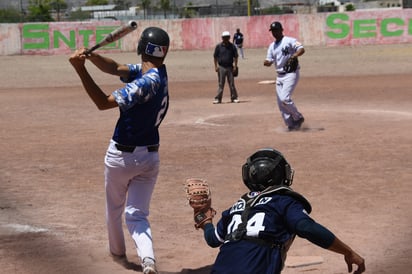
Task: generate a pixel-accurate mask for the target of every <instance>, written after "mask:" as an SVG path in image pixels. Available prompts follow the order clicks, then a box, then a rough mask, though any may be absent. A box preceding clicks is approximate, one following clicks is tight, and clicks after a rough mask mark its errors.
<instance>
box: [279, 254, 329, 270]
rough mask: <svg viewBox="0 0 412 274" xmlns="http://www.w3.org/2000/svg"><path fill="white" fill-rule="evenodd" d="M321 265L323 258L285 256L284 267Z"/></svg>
mask: <svg viewBox="0 0 412 274" xmlns="http://www.w3.org/2000/svg"><path fill="white" fill-rule="evenodd" d="M321 263H323V258H322V257H320V256H287V258H286V262H285V265H286V267H291V268H294V267H304V266H309V265H315V264H321Z"/></svg>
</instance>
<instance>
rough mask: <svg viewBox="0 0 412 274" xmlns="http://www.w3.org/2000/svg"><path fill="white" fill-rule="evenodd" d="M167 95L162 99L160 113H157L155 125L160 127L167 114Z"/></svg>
mask: <svg viewBox="0 0 412 274" xmlns="http://www.w3.org/2000/svg"><path fill="white" fill-rule="evenodd" d="M167 99H168V98H167V96H165V97H164V98H163V100H162V104H161V109H160V110H159V113H157V118H156V124H155V126H156V127H158V126H159V125H160V123H161V122H162V120H163V118H164V116H165V112H166V110H167V102H168V101H167Z"/></svg>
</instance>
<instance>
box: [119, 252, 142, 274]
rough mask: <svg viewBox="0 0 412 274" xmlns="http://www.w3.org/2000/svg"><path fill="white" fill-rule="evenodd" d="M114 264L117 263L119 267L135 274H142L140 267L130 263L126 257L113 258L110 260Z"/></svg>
mask: <svg viewBox="0 0 412 274" xmlns="http://www.w3.org/2000/svg"><path fill="white" fill-rule="evenodd" d="M112 259H113V261H114V262H116V263H118V264H119V265H121V266H123V267H124V268H125V269H128V270H134V271H137V272H142V271H143V269H142V266H141V265H140V264H136V263H134V262H131V261H129V260H128V259H127V257H126V256H122V257H113V258H112Z"/></svg>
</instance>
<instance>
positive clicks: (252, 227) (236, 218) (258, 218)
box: [227, 212, 265, 237]
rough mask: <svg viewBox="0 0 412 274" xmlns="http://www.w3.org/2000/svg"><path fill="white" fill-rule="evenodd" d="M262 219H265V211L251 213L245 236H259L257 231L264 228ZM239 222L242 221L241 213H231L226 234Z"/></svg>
mask: <svg viewBox="0 0 412 274" xmlns="http://www.w3.org/2000/svg"><path fill="white" fill-rule="evenodd" d="M264 220H265V213H263V212H259V213H256V214H255V215H253V216H252V218H250V219H249V220H248V221H247V225H246V230H247V232H246V235H247V236H252V237H257V236H259V232H260V231H264V230H265V226H264V225H263V221H264ZM241 223H242V217H241V215H240V214H235V215H233V217H232V221H231V222H230V224H229V225H228V227H227V230H228V234H229V233H232V232H233V231H235V230H236V229H237V228H238V226H239V225H240V224H241Z"/></svg>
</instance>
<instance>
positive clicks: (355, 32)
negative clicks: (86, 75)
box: [0, 9, 412, 55]
mask: <svg viewBox="0 0 412 274" xmlns="http://www.w3.org/2000/svg"><path fill="white" fill-rule="evenodd" d="M272 21H280V22H282V24H283V27H284V34H285V35H289V36H293V37H297V38H298V39H299V40H300V41H301V42H302V43H303V44H304V45H307V46H348V45H350V46H353V45H366V44H398V43H411V42H412V9H384V10H372V11H371V10H369V11H356V12H347V13H316V14H286V15H276V16H275V15H267V16H252V17H218V18H195V19H173V20H156V21H154V20H153V21H152V20H146V21H139V22H138V29H137V31H135V32H134V33H132V34H130V35H128V36H126V37H124V38H123V39H122V40H121V41H118V42H116V43H113V44H111V45H109V46H106V47H105V48H104V49H102V50H104V51H111V52H120V51H134V50H135V49H136V45H137V42H138V38H139V34H140V33H141V32H142V31H143V29H144V28H146V27H148V26H158V27H161V28H163V29H165V30H167V31H168V33H169V35H170V38H171V50H195V49H196V50H205V49H212V48H213V47H214V46H215V44H216V43H218V42H219V41H221V38H220V35H221V33H222V32H223V31H225V30H228V31H230V33H231V34H233V33H234V32H235V30H236V28H240V29H241V31H242V32H243V34H244V35H245V42H244V45H245V47H247V48H263V47H267V46H268V44H269V43H270V42H271V41H272V40H273V37H272V35H271V33H270V32H269V30H268V29H269V25H270V23H271V22H272ZM120 24H121V22H119V21H113V22H107V21H105V22H103V21H101V22H100V21H98V22H92V21H90V22H56V23H23V24H0V55H15V54H43V55H50V54H68V53H70V52H71V51H73V50H74V49H75V48H77V47H81V46H85V47H91V46H92V45H94V44H95V43H96V41H100V40H102V38H103V37H104V36H105V35H106V34H108V33H109V32H111V31H112V30H113V29H115V28H116V27H118V26H119V25H120Z"/></svg>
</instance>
